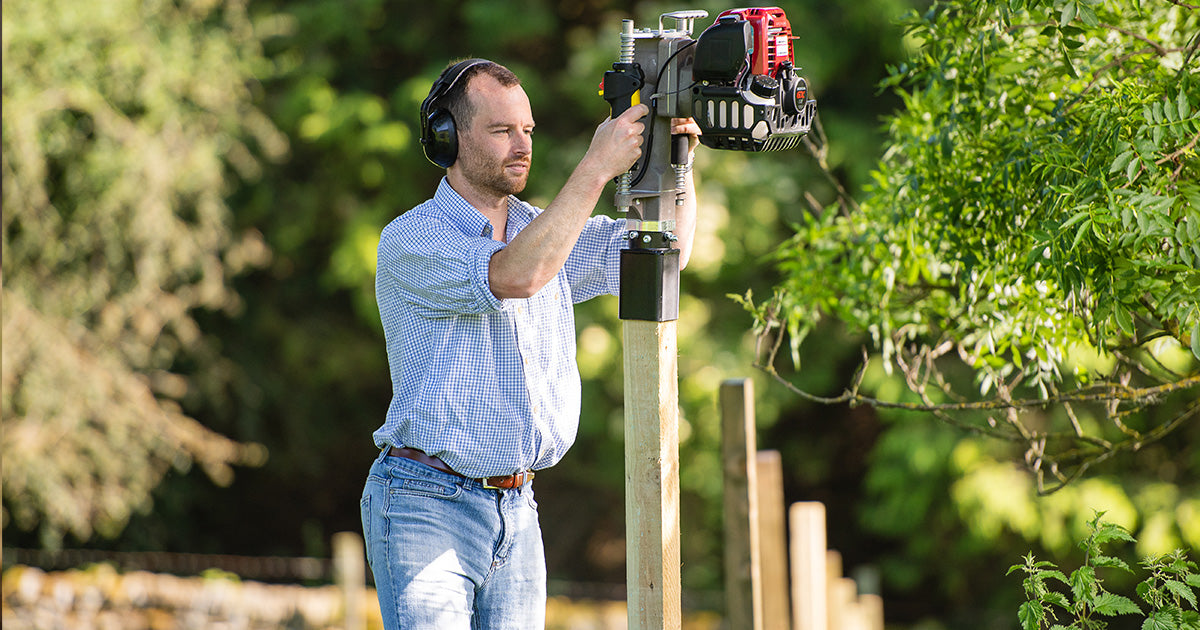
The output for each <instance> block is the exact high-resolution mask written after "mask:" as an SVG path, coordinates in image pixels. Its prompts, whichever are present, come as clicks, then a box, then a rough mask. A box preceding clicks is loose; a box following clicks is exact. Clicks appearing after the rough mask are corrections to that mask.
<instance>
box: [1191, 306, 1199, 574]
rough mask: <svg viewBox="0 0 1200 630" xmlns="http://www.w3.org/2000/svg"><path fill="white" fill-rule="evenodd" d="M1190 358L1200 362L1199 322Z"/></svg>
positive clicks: (1193, 329)
mask: <svg viewBox="0 0 1200 630" xmlns="http://www.w3.org/2000/svg"><path fill="white" fill-rule="evenodd" d="M1192 356H1194V357H1196V359H1198V360H1200V321H1198V322H1196V324H1195V325H1194V326H1192ZM1188 584H1192V580H1188ZM1193 586H1195V585H1193Z"/></svg>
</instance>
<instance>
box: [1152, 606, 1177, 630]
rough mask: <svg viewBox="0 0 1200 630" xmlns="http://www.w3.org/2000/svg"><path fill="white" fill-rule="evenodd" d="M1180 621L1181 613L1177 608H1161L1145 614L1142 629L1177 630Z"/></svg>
mask: <svg viewBox="0 0 1200 630" xmlns="http://www.w3.org/2000/svg"><path fill="white" fill-rule="evenodd" d="M1182 622H1183V615H1181V614H1180V611H1179V609H1178V608H1163V609H1162V610H1155V611H1153V612H1151V613H1150V614H1149V615H1147V616H1146V620H1145V621H1143V622H1142V630H1178V629H1179V625H1180V624H1181V623H1182Z"/></svg>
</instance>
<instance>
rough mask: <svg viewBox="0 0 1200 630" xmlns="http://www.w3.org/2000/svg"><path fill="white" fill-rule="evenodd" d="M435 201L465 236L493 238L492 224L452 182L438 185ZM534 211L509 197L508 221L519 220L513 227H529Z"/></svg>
mask: <svg viewBox="0 0 1200 630" xmlns="http://www.w3.org/2000/svg"><path fill="white" fill-rule="evenodd" d="M433 199H434V201H435V202H437V205H438V207H439V208H441V209H442V211H443V212H445V213H446V217H447V218H448V219H449V220H450V222H451V223H452V224H454V226H455V227H457V228H458V229H459V230H462V233H463V234H468V235H470V236H487V237H491V232H492V223H491V221H488V220H487V217H485V216H483V213H482V212H480V211H478V210H476V209H475V206H473V205H471V204H470V202H468V201H467V200H466V199H463V198H462V195H460V194H458V191H456V190H454V187H453V186H451V185H450V180H449V179H447V178H445V177H443V178H442V181H441V182H440V183H439V184H438V188H437V192H436V193H434V196H433ZM533 215H534V212H533V209H532V207H531V206H529V204H527V203H525V202H524V201H521V200H520V199H517V198H516V197H515V196H513V195H509V196H508V220H509V223H510V224H512V222H513V219H514V218H517V222H516V225H513V227H524V226H526V225H529V222H530V221H532V220H533Z"/></svg>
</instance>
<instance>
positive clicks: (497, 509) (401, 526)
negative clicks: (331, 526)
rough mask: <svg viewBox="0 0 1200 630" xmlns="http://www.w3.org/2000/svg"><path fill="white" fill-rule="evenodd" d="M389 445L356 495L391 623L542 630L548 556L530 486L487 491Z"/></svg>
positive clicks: (393, 628) (440, 629)
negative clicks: (390, 451)
mask: <svg viewBox="0 0 1200 630" xmlns="http://www.w3.org/2000/svg"><path fill="white" fill-rule="evenodd" d="M386 453H387V451H386V450H385V451H384V452H383V453H381V454H380V456H379V457H378V458H377V459H376V460H375V463H374V464H372V466H371V472H370V474H369V475H368V476H367V482H366V485H365V487H364V488H363V496H362V522H363V534H364V538H365V540H366V545H367V560H368V563H369V564H370V566H371V571H372V572H373V573H374V575H375V588H376V590H377V591H378V594H379V607H380V610H381V612H382V613H383V625H384V627H385V628H387V630H400V629H401V628H403V629H404V630H410V629H429V630H446V629H455V630H467V629H474V630H482V629H488V630H492V629H495V630H509V629H511V630H529V629H531V628H532V629H534V630H539V629H541V628H544V627H545V623H546V556H545V551H544V550H543V548H542V530H541V527H540V526H539V524H538V513H537V502H536V501H534V498H533V486H532V484H528V483H527V484H525V485H524V486H522V487H520V488H514V489H512V490H488V489H485V488H484V487H483V486H482V485H481V484H480V483H479V482H477V481H473V480H470V479H464V478H462V477H458V476H455V475H452V474H450V473H446V472H442V471H440V470H435V469H433V468H430V467H428V466H426V465H424V464H421V463H418V462H415V461H412V460H410V459H405V458H402V457H391V456H388V455H387V454H386Z"/></svg>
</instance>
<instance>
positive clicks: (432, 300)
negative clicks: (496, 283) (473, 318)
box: [377, 213, 504, 317]
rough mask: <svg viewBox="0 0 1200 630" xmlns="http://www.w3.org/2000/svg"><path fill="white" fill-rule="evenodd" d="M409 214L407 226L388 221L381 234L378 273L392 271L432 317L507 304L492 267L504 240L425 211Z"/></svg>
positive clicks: (408, 297)
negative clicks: (491, 278)
mask: <svg viewBox="0 0 1200 630" xmlns="http://www.w3.org/2000/svg"><path fill="white" fill-rule="evenodd" d="M408 218H409V220H407V221H404V222H403V225H401V224H399V223H393V224H390V225H388V227H387V228H385V229H384V231H383V234H382V235H381V236H380V241H379V259H378V270H377V273H380V274H387V276H388V277H390V278H391V279H392V281H393V282H394V283H395V286H396V287H397V289H398V290H399V291H400V292H401V294H402V295H403V296H404V298H405V299H406V301H408V302H410V303H411V304H412V305H413V306H414V307H417V308H419V309H421V310H422V311H424V312H425V313H424V314H425V315H427V316H431V317H436V316H439V315H458V314H464V313H466V314H477V313H487V312H492V311H496V310H499V309H500V308H501V306H502V301H501V300H500V299H499V298H497V297H496V296H495V295H493V294H492V291H491V287H490V285H489V284H488V266H489V264H490V263H491V259H492V255H493V254H495V253H496V252H497V251H499V250H501V249H503V248H504V243H502V242H500V241H496V240H493V239H491V238H488V237H485V236H468V235H466V234H463V233H462V232H460V231H458V230H456V229H454V228H453V227H451V226H448V225H447V224H446V223H445V222H441V221H436V220H433V219H430V218H425V217H421V216H420V215H419V213H417V214H415V215H414V216H411V217H408Z"/></svg>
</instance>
